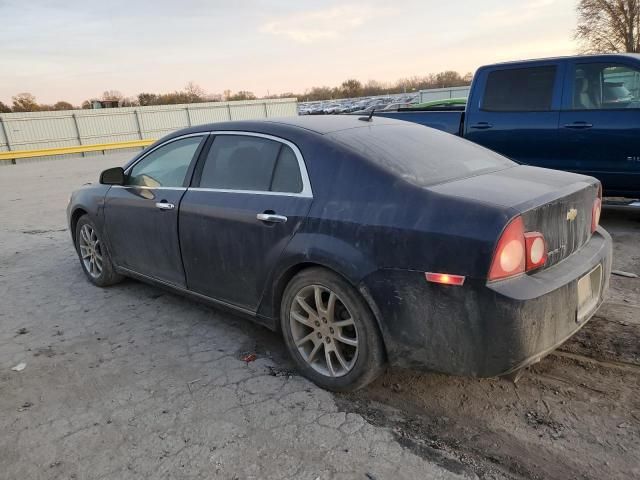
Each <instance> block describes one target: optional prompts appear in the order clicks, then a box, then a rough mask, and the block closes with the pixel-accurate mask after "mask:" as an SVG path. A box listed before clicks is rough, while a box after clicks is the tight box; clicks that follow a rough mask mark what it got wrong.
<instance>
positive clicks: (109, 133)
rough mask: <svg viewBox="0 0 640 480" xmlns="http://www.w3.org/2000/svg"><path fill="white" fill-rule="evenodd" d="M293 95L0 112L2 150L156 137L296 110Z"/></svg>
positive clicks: (293, 112) (277, 115)
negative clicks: (82, 108)
mask: <svg viewBox="0 0 640 480" xmlns="http://www.w3.org/2000/svg"><path fill="white" fill-rule="evenodd" d="M297 114H298V112H297V101H296V99H294V98H286V99H274V100H248V101H242V102H211V103H191V104H181V105H159V106H151V107H125V108H105V109H98V110H65V111H57V112H28V113H2V114H0V152H6V151H15V150H32V149H43V148H55V147H71V146H77V145H90V144H100V143H111V142H123V141H127V140H141V139H157V138H160V137H162V136H163V135H166V134H167V133H170V132H172V131H175V130H179V129H181V128H185V127H189V126H192V125H199V124H203V123H212V122H222V121H227V120H251V119H258V118H268V117H287V116H293V115H297Z"/></svg>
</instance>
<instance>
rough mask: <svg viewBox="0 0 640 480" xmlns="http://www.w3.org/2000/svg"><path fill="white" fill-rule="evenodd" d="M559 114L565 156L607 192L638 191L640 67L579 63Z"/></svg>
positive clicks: (574, 64) (585, 60)
mask: <svg viewBox="0 0 640 480" xmlns="http://www.w3.org/2000/svg"><path fill="white" fill-rule="evenodd" d="M565 92H567V93H566V94H565V96H564V100H563V111H562V113H561V114H560V131H561V135H562V137H561V141H562V143H563V146H564V148H563V155H564V156H566V157H567V158H568V159H569V161H570V162H571V163H572V164H573V165H574V167H573V169H574V170H575V171H577V172H580V173H585V174H587V175H593V176H594V177H596V178H598V179H599V180H600V181H601V182H602V184H603V186H604V188H605V191H607V192H608V193H609V194H615V193H617V192H621V193H623V192H633V191H635V192H638V191H640V186H639V185H640V69H639V68H638V67H637V66H635V65H634V64H631V63H624V61H623V60H620V61H619V62H618V61H616V62H594V61H591V62H590V61H589V59H588V58H583V59H577V60H575V61H573V62H571V64H570V65H569V68H568V72H567V80H566V82H565Z"/></svg>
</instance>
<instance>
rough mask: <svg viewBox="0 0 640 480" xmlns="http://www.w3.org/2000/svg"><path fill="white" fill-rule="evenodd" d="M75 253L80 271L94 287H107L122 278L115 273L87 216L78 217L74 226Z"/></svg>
mask: <svg viewBox="0 0 640 480" xmlns="http://www.w3.org/2000/svg"><path fill="white" fill-rule="evenodd" d="M76 251H77V252H78V257H79V258H80V264H81V265H82V270H83V271H84V273H85V275H86V276H87V278H88V279H89V281H91V283H93V284H94V285H97V286H99V287H107V286H109V285H113V284H115V283H118V282H120V281H122V279H123V278H124V277H122V275H118V274H117V273H116V272H115V269H114V268H113V264H112V263H111V256H110V255H109V252H108V250H107V247H106V246H105V244H104V242H103V241H102V236H101V234H100V233H99V232H98V229H97V228H96V226H95V225H94V224H93V222H92V221H91V219H90V218H89V216H88V215H83V216H82V217H80V218H79V219H78V223H77V224H76Z"/></svg>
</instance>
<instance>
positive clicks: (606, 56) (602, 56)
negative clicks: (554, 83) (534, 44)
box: [482, 53, 640, 68]
mask: <svg viewBox="0 0 640 480" xmlns="http://www.w3.org/2000/svg"><path fill="white" fill-rule="evenodd" d="M620 58H631V59H634V60H640V55H638V54H637V53H594V54H586V55H567V56H560V57H548V58H534V59H529V60H511V61H508V62H497V63H492V64H490V65H484V66H483V67H482V68H492V67H502V66H517V65H520V64H532V65H534V64H536V63H546V62H559V61H563V60H576V59H585V60H590V61H594V60H595V61H598V60H602V61H605V62H606V61H613V60H615V59H620Z"/></svg>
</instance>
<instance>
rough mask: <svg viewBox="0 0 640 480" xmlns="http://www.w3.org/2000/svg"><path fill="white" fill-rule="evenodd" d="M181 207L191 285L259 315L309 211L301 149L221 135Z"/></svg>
mask: <svg viewBox="0 0 640 480" xmlns="http://www.w3.org/2000/svg"><path fill="white" fill-rule="evenodd" d="M193 185H194V186H193V188H189V189H188V190H187V192H186V193H185V196H184V198H183V199H182V203H181V204H180V245H181V248H182V258H183V261H184V267H185V271H186V277H187V286H188V288H189V289H190V290H193V291H195V292H197V293H200V294H203V295H206V296H208V297H212V298H215V299H217V300H219V301H222V302H225V303H228V304H231V305H234V306H236V307H241V308H243V309H245V310H248V311H252V312H253V311H255V310H256V309H257V306H258V303H259V301H260V298H261V296H262V293H263V290H264V287H265V281H266V279H267V278H268V276H269V274H270V273H271V271H272V269H273V267H274V265H275V263H276V261H277V259H278V257H279V256H280V254H281V252H282V250H283V249H284V247H285V246H286V244H287V243H288V241H289V240H290V239H291V237H292V236H293V234H294V233H295V231H296V230H297V229H298V227H299V226H300V224H301V223H302V222H303V221H304V219H305V218H306V215H307V213H308V211H309V208H310V207H311V201H312V195H311V186H310V183H309V179H308V176H307V172H306V168H305V165H304V161H303V159H302V156H301V154H300V152H299V151H298V149H297V148H296V147H295V146H294V145H293V144H290V143H289V142H287V141H285V140H281V139H277V138H274V137H268V136H264V135H258V134H251V133H242V134H237V133H221V134H217V135H216V137H215V138H214V140H213V143H212V144H211V147H210V149H209V151H208V153H207V154H206V155H204V154H203V155H202V157H201V160H200V162H199V164H198V166H197V167H196V172H195V175H194V182H193Z"/></svg>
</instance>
